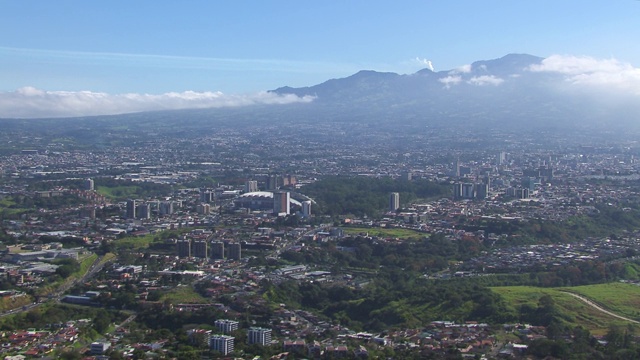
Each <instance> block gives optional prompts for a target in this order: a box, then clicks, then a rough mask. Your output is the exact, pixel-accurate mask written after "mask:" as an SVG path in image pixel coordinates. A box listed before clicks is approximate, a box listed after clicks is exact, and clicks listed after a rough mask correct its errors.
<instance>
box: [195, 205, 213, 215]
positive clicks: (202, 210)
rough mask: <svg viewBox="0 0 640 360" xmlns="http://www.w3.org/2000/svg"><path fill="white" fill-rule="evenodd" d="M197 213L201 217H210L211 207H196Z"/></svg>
mask: <svg viewBox="0 0 640 360" xmlns="http://www.w3.org/2000/svg"><path fill="white" fill-rule="evenodd" d="M196 212H197V213H198V214H201V215H209V214H210V213H211V205H209V204H199V205H198V206H196Z"/></svg>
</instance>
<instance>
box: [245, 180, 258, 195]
mask: <svg viewBox="0 0 640 360" xmlns="http://www.w3.org/2000/svg"><path fill="white" fill-rule="evenodd" d="M256 191H258V182H257V181H256V180H247V181H246V182H245V183H244V192H247V193H250V192H256Z"/></svg>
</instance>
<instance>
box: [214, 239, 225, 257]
mask: <svg viewBox="0 0 640 360" xmlns="http://www.w3.org/2000/svg"><path fill="white" fill-rule="evenodd" d="M211 258H213V259H224V243H223V242H222V241H212V242H211Z"/></svg>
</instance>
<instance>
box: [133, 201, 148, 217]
mask: <svg viewBox="0 0 640 360" xmlns="http://www.w3.org/2000/svg"><path fill="white" fill-rule="evenodd" d="M136 217H137V218H138V219H149V218H151V207H150V206H149V204H138V205H137V206H136Z"/></svg>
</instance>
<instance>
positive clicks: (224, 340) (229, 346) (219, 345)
mask: <svg viewBox="0 0 640 360" xmlns="http://www.w3.org/2000/svg"><path fill="white" fill-rule="evenodd" d="M234 340H235V338H234V337H233V336H228V335H213V336H211V338H209V347H210V348H211V350H214V351H218V352H219V353H221V354H222V355H228V354H230V353H232V352H233V345H234Z"/></svg>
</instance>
